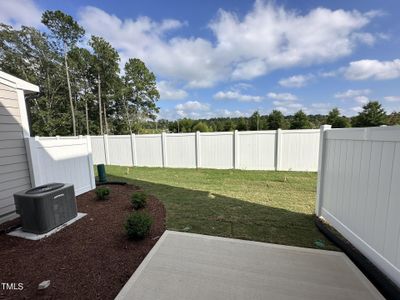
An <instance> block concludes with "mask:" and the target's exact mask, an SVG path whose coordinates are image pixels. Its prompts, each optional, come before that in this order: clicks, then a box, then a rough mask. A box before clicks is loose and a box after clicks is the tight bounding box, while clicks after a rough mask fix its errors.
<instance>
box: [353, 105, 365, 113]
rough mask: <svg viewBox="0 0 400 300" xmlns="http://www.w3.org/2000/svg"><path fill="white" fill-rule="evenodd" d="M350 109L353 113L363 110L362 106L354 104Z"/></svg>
mask: <svg viewBox="0 0 400 300" xmlns="http://www.w3.org/2000/svg"><path fill="white" fill-rule="evenodd" d="M350 110H351V111H352V112H354V113H359V112H361V111H362V110H363V108H362V106H354V107H351V108H350Z"/></svg>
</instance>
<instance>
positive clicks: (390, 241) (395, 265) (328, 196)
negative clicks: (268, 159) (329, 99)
mask: <svg viewBox="0 0 400 300" xmlns="http://www.w3.org/2000/svg"><path fill="white" fill-rule="evenodd" d="M321 148H322V149H323V150H322V151H321V153H322V155H321V161H320V172H319V182H318V198H317V205H316V214H317V215H318V216H322V217H323V218H325V219H326V220H327V221H328V222H329V223H330V224H331V225H332V226H333V227H335V228H336V229H337V230H338V231H339V232H340V233H341V234H343V236H345V237H346V238H347V239H348V240H349V241H350V242H351V243H352V244H353V245H354V246H355V247H357V248H358V249H359V250H360V251H361V252H362V253H363V254H364V255H365V256H366V257H368V258H369V259H370V260H371V261H372V262H373V263H374V264H375V265H376V266H377V267H379V268H380V269H381V270H382V271H383V272H384V273H385V274H386V275H387V276H388V277H390V278H391V279H392V280H393V281H394V282H396V283H397V284H398V285H400V127H374V128H351V129H330V130H329V129H328V130H326V131H325V132H324V133H323V139H322V143H321Z"/></svg>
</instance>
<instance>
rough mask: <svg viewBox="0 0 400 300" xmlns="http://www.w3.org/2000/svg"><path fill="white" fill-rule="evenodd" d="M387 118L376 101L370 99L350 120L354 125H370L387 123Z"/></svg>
mask: <svg viewBox="0 0 400 300" xmlns="http://www.w3.org/2000/svg"><path fill="white" fill-rule="evenodd" d="M387 121H388V118H387V115H386V112H385V110H384V109H383V107H382V105H381V104H380V103H379V102H378V101H370V102H368V103H367V104H365V105H364V106H363V110H362V112H360V113H359V114H358V115H357V116H356V117H355V118H353V120H352V125H353V126H354V127H372V126H380V125H385V124H387Z"/></svg>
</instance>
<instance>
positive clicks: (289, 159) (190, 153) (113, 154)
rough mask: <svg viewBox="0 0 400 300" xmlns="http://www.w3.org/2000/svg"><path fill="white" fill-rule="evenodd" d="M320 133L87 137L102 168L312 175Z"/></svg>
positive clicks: (305, 131)
mask: <svg viewBox="0 0 400 300" xmlns="http://www.w3.org/2000/svg"><path fill="white" fill-rule="evenodd" d="M319 138H320V130H319V129H303V130H280V129H278V130H267V131H243V132H239V131H235V132H212V133H209V132H207V133H202V132H196V133H178V134H176V133H172V134H167V133H162V134H146V135H135V134H132V135H104V136H91V141H92V150H93V162H94V164H100V163H104V164H107V165H121V166H145V167H170V168H211V169H243V170H280V171H288V170H291V171H317V168H318V153H319Z"/></svg>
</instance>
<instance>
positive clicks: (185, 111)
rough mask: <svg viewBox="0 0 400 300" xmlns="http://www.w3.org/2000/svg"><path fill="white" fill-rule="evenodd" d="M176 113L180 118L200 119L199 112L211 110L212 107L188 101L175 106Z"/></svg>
mask: <svg viewBox="0 0 400 300" xmlns="http://www.w3.org/2000/svg"><path fill="white" fill-rule="evenodd" d="M175 110H176V113H177V114H178V115H179V116H180V117H191V118H199V116H200V114H199V112H205V111H209V110H210V106H209V105H208V104H205V103H201V102H199V101H187V102H185V103H181V104H178V105H177V106H175Z"/></svg>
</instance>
